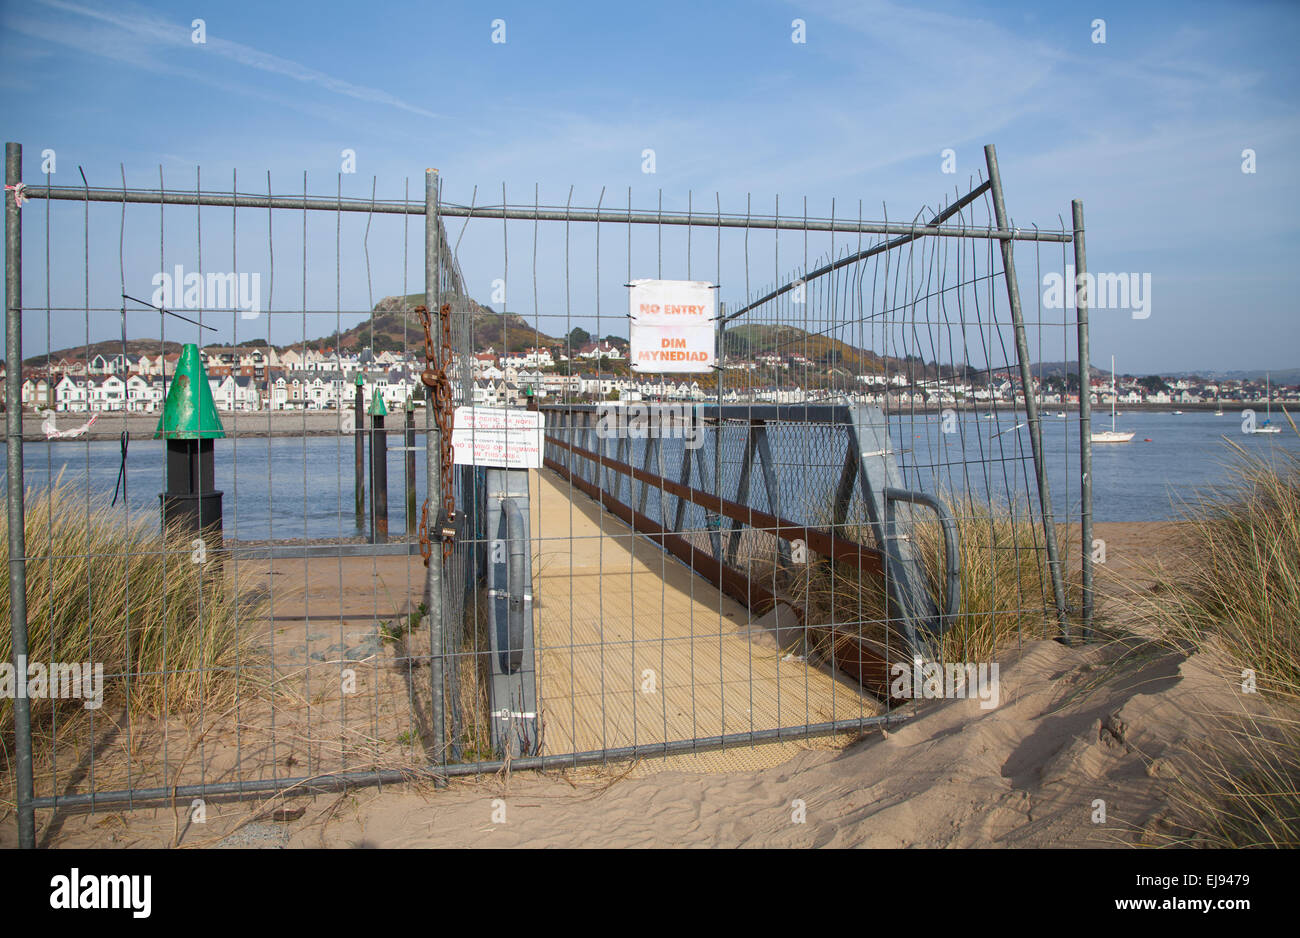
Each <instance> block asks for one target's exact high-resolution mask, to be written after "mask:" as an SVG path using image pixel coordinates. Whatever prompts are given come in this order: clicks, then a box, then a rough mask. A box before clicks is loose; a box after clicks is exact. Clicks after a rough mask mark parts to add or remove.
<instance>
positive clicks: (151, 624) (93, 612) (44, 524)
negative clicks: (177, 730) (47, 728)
mask: <svg viewBox="0 0 1300 938" xmlns="http://www.w3.org/2000/svg"><path fill="white" fill-rule="evenodd" d="M25 532H26V541H27V544H26V547H27V549H26V553H27V594H26V595H27V647H28V655H27V657H28V660H29V661H40V662H47V663H48V662H66V663H71V662H92V663H102V664H103V670H104V703H103V709H102V710H101V711H100V712H114V711H115V710H120V709H121V708H122V707H127V708H129V710H130V711H131V712H132V713H133V714H146V715H155V716H156V715H161V714H163V713H164V712H166V713H177V712H185V711H187V710H191V709H196V708H197V707H198V706H199V703H200V701H202V703H203V705H204V707H205V708H208V709H212V708H222V707H223V706H228V705H230V704H232V703H233V701H234V699H235V693H236V687H237V682H240V681H247V680H249V678H248V677H247V676H246V675H247V674H249V673H254V672H258V671H259V669H257V668H247V665H249V664H253V663H256V662H258V661H260V660H261V658H260V652H259V650H258V647H259V645H260V642H258V641H257V640H255V637H254V635H253V626H254V625H255V624H256V623H257V621H258V619H259V617H260V615H261V612H262V609H261V604H260V602H259V601H258V600H256V599H254V598H252V594H251V592H250V591H247V590H242V591H241V590H240V589H239V588H238V585H237V584H236V583H234V581H233V577H231V576H230V575H229V574H228V573H227V572H225V571H223V569H222V565H221V564H220V563H217V562H214V560H212V559H209V560H208V561H207V562H206V563H203V564H197V563H194V562H193V561H192V559H191V547H190V543H189V541H190V539H189V538H180V537H169V538H168V539H167V540H164V539H163V537H162V536H161V532H160V531H159V525H158V521H157V517H156V516H154V517H143V516H139V515H137V516H136V517H135V518H134V519H133V520H128V519H127V518H126V512H125V511H124V510H123V509H122V508H121V507H120V506H118V507H116V508H113V507H110V506H109V505H108V503H107V502H106V501H105V500H102V499H95V498H91V499H90V500H89V501H88V500H87V498H86V496H85V494H84V493H81V492H78V491H76V490H75V489H74V488H73V487H71V486H69V485H67V484H66V483H64V482H63V481H62V480H61V479H60V480H56V481H55V483H54V484H53V485H52V486H50V487H48V488H45V489H42V490H39V491H34V490H29V491H28V493H27V499H26V524H25ZM8 560H9V546H8V539H7V538H4V539H0V563H3V564H4V565H5V566H6V568H7V564H8ZM11 619H12V616H11V611H10V601H9V590H8V589H4V590H0V621H3V622H4V628H3V630H0V660H4V661H9V660H11V658H12V655H11V652H12V639H11V635H10V628H9V626H10V622H11ZM31 705H32V722H33V729H34V731H35V730H37V729H39V728H40V727H43V726H44V725H45V724H46V723H47V722H48V721H49V720H50V719H51V717H52V714H53V707H52V703H51V701H49V700H44V699H35V700H32V701H31ZM59 706H60V707H61V708H73V707H75V708H77V709H80V708H81V707H82V706H83V702H82V701H76V700H65V701H60V702H59ZM13 730H14V724H13V701H12V700H10V699H0V735H3V736H4V737H6V738H9V737H10V736H11V734H12V732H13Z"/></svg>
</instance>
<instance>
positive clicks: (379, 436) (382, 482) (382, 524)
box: [370, 391, 388, 544]
mask: <svg viewBox="0 0 1300 938" xmlns="http://www.w3.org/2000/svg"><path fill="white" fill-rule="evenodd" d="M375 393H376V395H377V394H378V393H379V392H378V391H376V392H375ZM370 419H371V424H370V519H371V520H370V542H371V543H372V544H387V543H388V443H387V440H388V437H387V431H386V430H384V417H383V414H373V415H372V416H371V418H370Z"/></svg>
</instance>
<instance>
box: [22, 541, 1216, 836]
mask: <svg viewBox="0 0 1300 938" xmlns="http://www.w3.org/2000/svg"><path fill="white" fill-rule="evenodd" d="M1176 535H1177V526H1176V525H1169V524H1110V525H1098V528H1097V536H1098V537H1101V538H1104V539H1105V540H1106V541H1107V544H1108V552H1109V556H1108V565H1107V569H1104V570H1103V571H1101V572H1099V576H1098V585H1099V589H1100V591H1101V592H1102V594H1103V597H1105V596H1106V595H1107V593H1108V591H1111V593H1112V595H1113V591H1114V589H1115V585H1114V584H1115V583H1116V582H1118V581H1119V580H1120V578H1121V577H1122V578H1124V582H1127V583H1130V584H1131V583H1133V582H1135V581H1134V579H1133V573H1134V572H1135V571H1136V570H1137V569H1138V568H1139V565H1140V564H1141V563H1142V562H1145V561H1147V560H1150V559H1152V558H1153V557H1159V558H1160V559H1162V560H1165V561H1168V562H1176V560H1177V546H1176V544H1177V537H1176ZM268 572H269V571H268ZM422 572H423V568H422V567H421V566H420V563H419V559H418V558H411V560H410V561H409V562H408V561H407V560H406V559H405V558H397V557H385V558H377V559H375V558H361V559H356V558H353V559H344V560H339V559H326V560H311V561H277V563H276V566H275V568H274V572H273V573H271V574H270V575H269V576H267V577H266V578H265V583H266V586H267V587H268V588H270V589H272V590H273V591H274V592H275V593H276V595H278V596H279V597H280V599H279V601H278V602H277V605H276V607H275V608H276V611H277V617H276V620H275V621H274V622H269V623H266V624H265V627H266V628H267V630H268V631H267V633H266V634H267V637H268V639H270V638H271V637H272V635H273V636H274V639H273V641H274V643H275V647H276V648H277V649H278V651H277V655H278V660H279V661H280V662H281V663H282V667H284V668H288V669H290V671H291V672H292V673H293V674H294V675H295V677H294V680H295V682H301V683H300V684H295V693H297V692H298V691H299V690H300V691H301V693H300V694H298V699H299V704H300V705H299V706H294V705H293V704H292V703H284V702H281V703H280V704H279V709H278V710H277V713H276V719H277V720H278V721H279V725H278V730H277V733H278V737H277V738H276V739H275V740H272V739H271V738H270V737H269V736H266V735H265V734H264V733H263V734H261V735H259V730H258V727H259V726H263V728H264V723H265V713H263V710H262V707H261V706H260V705H259V704H257V703H256V702H250V703H248V704H246V705H245V708H244V710H243V712H242V713H241V714H240V718H239V720H238V721H235V720H233V719H231V718H230V716H228V715H227V716H225V717H224V718H221V719H217V718H215V717H214V719H213V720H212V722H211V723H210V724H205V723H202V721H201V722H200V723H199V724H196V725H195V726H193V727H191V728H190V729H189V730H188V732H187V731H186V730H184V729H180V730H178V728H177V727H176V726H175V725H174V724H173V725H172V726H170V728H169V729H168V730H167V732H168V734H169V736H170V745H171V755H170V757H169V761H167V762H166V763H165V765H157V766H155V767H154V772H153V773H150V772H148V771H146V772H144V773H143V774H141V768H142V767H145V766H148V765H149V759H148V758H142V754H143V755H145V756H147V754H148V752H149V750H150V749H153V750H155V755H156V756H157V755H158V745H159V742H160V741H159V739H158V733H159V732H160V731H161V727H160V725H158V724H151V723H149V722H148V721H145V722H141V723H137V725H135V726H134V727H133V728H132V731H131V734H130V735H131V740H132V741H131V743H130V746H131V748H132V750H133V751H134V754H135V759H136V761H135V770H136V772H137V775H136V784H137V785H145V784H152V783H158V784H164V785H165V784H167V783H168V782H169V781H170V783H172V784H175V783H177V782H182V783H183V782H192V781H193V780H194V778H195V777H196V773H199V772H200V769H201V774H202V776H203V777H206V778H207V779H209V780H218V779H221V778H223V777H225V776H227V775H229V774H230V773H231V772H232V771H233V770H234V769H235V767H236V758H235V754H236V751H237V750H236V746H238V747H239V750H238V751H239V752H240V753H242V758H243V759H244V760H245V762H246V763H247V762H251V761H252V760H255V759H257V758H259V757H260V758H266V757H267V750H266V748H265V747H267V746H277V745H278V747H279V748H278V750H277V752H276V755H275V759H276V762H277V763H278V765H279V767H280V771H281V772H282V773H287V774H296V773H300V772H304V771H309V770H310V769H311V768H312V767H313V766H314V767H317V768H318V770H321V771H324V770H329V769H331V768H336V767H337V765H336V762H335V760H337V759H339V758H343V760H344V761H345V762H346V764H347V766H348V767H351V768H365V767H388V768H395V769H402V768H405V769H407V770H414V769H416V768H417V767H418V766H419V765H420V764H421V760H420V757H419V747H418V746H414V747H413V746H411V745H408V744H407V743H409V742H410V740H409V739H404V737H403V736H402V733H401V730H402V727H403V726H404V725H406V724H405V723H404V719H405V713H404V711H405V704H406V698H407V696H408V695H409V694H415V695H417V696H418V695H420V694H421V693H423V691H422V689H421V688H422V683H421V680H420V679H419V678H418V669H417V670H415V671H413V670H412V668H411V667H410V663H409V657H407V656H410V655H412V654H416V653H417V652H418V648H416V647H415V646H413V645H412V644H410V643H411V642H418V638H414V637H412V636H408V637H407V639H406V640H405V642H404V643H400V644H397V645H394V644H391V643H386V642H382V641H378V640H376V638H375V637H374V633H373V623H375V622H376V621H380V620H383V619H395V618H397V617H399V616H400V615H402V614H403V613H405V612H408V611H409V610H411V609H412V608H413V607H414V604H415V603H417V602H418V600H419V596H420V592H421V585H422ZM272 581H273V582H272ZM342 583H345V584H347V585H348V587H349V588H348V589H345V590H343V591H342V592H340V584H342ZM340 596H341V597H342V599H340ZM379 596H383V597H384V599H383V600H382V601H380V600H378V599H376V597H379ZM307 602H310V604H311V605H310V608H311V610H312V612H313V614H314V615H315V616H319V617H320V620H321V622H320V624H313V623H310V622H306V621H302V620H303V617H302V616H295V615H294V614H293V612H292V610H293V608H294V604H295V603H307ZM1107 602H1108V601H1103V603H1102V607H1103V612H1104V611H1105V609H1106V606H1107ZM381 607H382V608H381ZM281 610H283V613H282V614H280V613H281ZM331 617H332V621H331ZM327 646H329V648H328V651H327V653H325V654H320V653H316V652H315V651H314V649H315V648H318V647H319V648H321V649H326V648H327ZM358 648H359V649H361V650H362V653H358V652H356V649H358ZM340 660H343V661H347V662H353V661H355V662H356V665H357V670H358V675H359V685H360V693H359V695H358V699H357V700H356V702H354V703H352V704H351V706H352V707H353V714H352V716H351V717H349V716H348V714H347V713H346V712H341V711H340V710H339V707H338V706H337V704H335V703H331V701H330V699H329V695H328V694H323V693H321V689H322V688H324V687H325V681H324V679H323V678H321V679H318V680H316V681H315V682H313V680H312V678H311V674H312V670H313V669H316V670H318V671H321V672H324V671H325V670H330V669H332V670H331V673H333V671H336V670H337V666H338V663H339V661H340ZM1000 660H1001V664H1002V675H1001V682H1002V688H1001V702H1000V705H999V706H998V707H996V708H992V709H984V708H981V707H980V705H979V701H977V700H969V699H968V700H950V701H933V702H921V703H920V704H918V705H916V706H915V707H909V708H907V709H906V710H905V711H903V713H904V714H905V715H906V716H907V717H908V720H907V721H906V722H905V723H903V724H902V725H896V726H894V727H893V728H891V729H887V730H884V731H881V730H876V729H873V730H870V731H867V732H864V733H862V734H861V735H841V736H838V737H826V738H814V739H809V740H798V741H792V742H784V743H780V744H767V745H758V746H744V745H742V746H739V747H733V748H731V749H729V750H726V751H710V752H702V753H699V754H686V755H680V756H673V757H669V758H651V759H643V760H640V761H637V762H622V763H610V764H608V765H605V766H599V767H593V768H568V769H562V770H552V771H546V772H541V773H538V772H514V773H499V774H496V775H492V776H480V777H465V778H455V779H452V780H451V781H450V784H449V786H448V787H447V788H445V789H443V790H437V789H435V788H434V787H433V785H432V784H431V782H430V781H429V780H428V779H422V780H414V781H411V782H408V783H405V784H396V785H389V786H385V787H383V788H382V789H380V788H357V789H353V790H350V791H347V792H342V793H331V794H319V795H315V796H295V795H294V794H293V793H292V792H290V793H287V794H286V795H283V796H276V797H271V798H268V799H266V800H261V801H259V800H251V801H250V800H245V801H242V802H226V803H223V802H220V801H215V800H214V801H212V802H211V803H209V804H208V805H207V809H206V811H207V813H206V819H205V821H204V822H203V823H202V824H196V823H193V822H192V820H191V819H189V818H188V817H187V816H186V815H187V813H188V807H189V805H188V803H179V804H177V805H175V806H163V807H152V808H139V809H136V810H132V811H115V810H111V809H106V810H101V811H99V812H98V813H96V814H78V813H73V812H60V813H59V814H57V815H55V817H54V819H53V821H52V823H50V824H48V825H47V826H45V827H44V829H43V833H42V835H41V836H42V843H43V844H44V845H46V846H57V847H64V846H99V847H103V846H113V847H128V846H154V847H166V846H181V847H197V846H244V847H320V846H350V847H385V846H405V847H414V846H444V847H447V846H454V847H507V846H527V847H545V846H579V847H635V846H642V847H649V846H755V847H757V846H879V847H913V846H918V847H954V846H1036V847H1044V846H1078V847H1086V846H1091V847H1096V846H1122V845H1126V844H1132V843H1135V842H1136V841H1138V840H1139V839H1141V838H1143V837H1147V836H1150V835H1151V834H1152V832H1159V830H1160V829H1161V825H1162V824H1163V823H1165V822H1164V820H1163V819H1164V818H1165V817H1166V814H1167V811H1168V799H1169V792H1170V790H1171V785H1173V784H1174V782H1175V780H1176V778H1177V773H1178V771H1179V765H1180V762H1179V760H1180V758H1182V757H1183V756H1185V755H1186V754H1187V753H1188V752H1191V751H1195V750H1197V748H1198V747H1200V746H1203V745H1204V742H1205V740H1207V739H1210V738H1212V737H1213V735H1214V732H1215V728H1214V721H1213V720H1212V719H1211V718H1208V717H1206V716H1204V715H1205V714H1208V713H1213V712H1222V711H1224V710H1230V709H1232V708H1233V707H1234V706H1235V705H1236V704H1235V702H1234V693H1233V691H1232V683H1231V682H1232V680H1233V675H1232V674H1231V673H1229V672H1227V671H1225V670H1223V669H1221V668H1219V667H1217V666H1216V665H1215V664H1214V663H1213V662H1212V661H1211V660H1210V659H1209V658H1207V657H1206V656H1204V655H1198V656H1193V657H1186V656H1184V655H1182V654H1179V653H1177V652H1173V651H1170V650H1167V649H1165V650H1154V649H1148V651H1147V652H1146V653H1143V654H1136V655H1135V654H1132V653H1131V652H1128V651H1125V649H1124V648H1123V647H1121V646H1119V645H1116V644H1107V643H1100V644H1095V645H1090V646H1086V647H1078V648H1071V647H1067V646H1064V645H1061V644H1059V643H1058V642H1055V641H1052V640H1050V639H1045V638H1044V639H1034V638H1032V637H1029V636H1026V641H1025V642H1024V644H1023V645H1022V646H1021V647H1020V648H1018V649H1016V648H1011V649H1007V650H1006V652H1005V654H1004V655H1003V656H1001V659H1000ZM413 674H416V675H417V676H416V677H415V679H412V675H413ZM418 708H419V704H418V703H417V709H418ZM358 709H360V710H361V711H362V712H363V713H364V718H363V720H362V721H361V722H362V723H364V725H365V726H366V728H367V732H366V733H365V734H364V735H365V738H360V737H358V738H355V739H353V738H350V737H349V733H350V732H351V731H350V730H349V727H354V726H356V725H357V710H358ZM101 725H102V724H101ZM121 729H122V728H121V727H120V726H118V727H117V728H116V729H115V730H114V729H112V728H105V729H101V732H102V733H103V735H102V736H101V737H100V739H101V742H100V744H99V746H100V749H101V754H100V756H99V757H98V759H99V763H98V767H97V769H96V771H97V773H98V775H99V778H100V779H101V780H100V781H99V784H100V785H103V784H105V783H107V782H108V781H109V780H110V779H111V778H112V777H113V775H114V774H115V772H116V771H118V770H120V768H121V766H120V764H118V763H120V761H121V760H120V759H115V755H114V754H115V753H116V754H117V755H118V756H121V755H122V754H123V753H124V751H125V748H126V746H127V743H126V740H125V737H124V734H123V733H122V732H121ZM295 737H297V738H300V739H304V740H307V741H308V742H307V745H306V746H303V745H295V744H294V742H293V740H294V739H295ZM331 738H333V739H334V740H335V743H334V751H332V752H331V751H329V750H330V744H329V743H328V742H327V741H328V740H330V739H331ZM286 741H287V743H286ZM312 741H314V742H312ZM312 745H315V746H317V747H318V750H317V751H315V752H313V751H311V746H312ZM322 749H323V750H325V751H321V750H322ZM181 754H184V757H183V759H182V758H181ZM159 761H162V760H159ZM151 776H152V777H151ZM65 781H66V779H65ZM1097 799H1102V800H1103V801H1105V803H1106V805H1107V820H1106V822H1105V823H1102V824H1098V823H1095V822H1094V820H1093V818H1094V807H1093V805H1094V803H1095V802H1096V800H1097ZM15 836H16V834H15V824H14V817H13V815H12V813H9V814H8V815H7V816H5V817H4V818H2V819H0V847H3V846H12V845H13V844H14V843H15Z"/></svg>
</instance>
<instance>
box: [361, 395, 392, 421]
mask: <svg viewBox="0 0 1300 938" xmlns="http://www.w3.org/2000/svg"><path fill="white" fill-rule="evenodd" d="M366 413H368V414H369V415H370V416H372V417H387V416H388V408H387V407H385V406H384V396H383V395H382V394H380V393H379V388H375V393H374V396H373V397H371V398H370V409H369V410H368V411H366Z"/></svg>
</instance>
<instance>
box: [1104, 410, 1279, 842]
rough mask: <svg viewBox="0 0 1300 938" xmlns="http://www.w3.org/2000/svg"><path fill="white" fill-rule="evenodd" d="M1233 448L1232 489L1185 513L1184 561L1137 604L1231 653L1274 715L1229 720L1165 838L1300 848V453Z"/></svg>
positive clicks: (1147, 615) (1177, 634) (1159, 623)
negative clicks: (1261, 452)
mask: <svg viewBox="0 0 1300 938" xmlns="http://www.w3.org/2000/svg"><path fill="white" fill-rule="evenodd" d="M1287 419H1288V420H1290V419H1291V418H1290V416H1289V415H1287ZM1291 428H1292V430H1293V431H1296V432H1297V433H1300V430H1297V428H1296V425H1295V422H1294V421H1291ZM1229 446H1230V448H1231V450H1232V455H1233V462H1232V466H1231V469H1232V471H1231V477H1230V481H1229V483H1228V485H1227V486H1226V487H1223V488H1221V489H1220V490H1219V491H1218V492H1217V493H1214V494H1211V495H1205V496H1199V497H1197V498H1196V499H1195V500H1193V501H1190V502H1189V503H1188V504H1187V505H1186V506H1185V507H1184V509H1183V520H1184V521H1185V522H1186V523H1185V524H1184V525H1183V529H1184V536H1185V542H1184V545H1183V546H1184V548H1185V549H1184V551H1183V552H1182V555H1181V556H1180V557H1179V561H1178V564H1177V566H1176V567H1175V568H1173V569H1172V570H1168V571H1166V570H1158V571H1154V572H1156V573H1157V575H1158V580H1157V583H1158V588H1157V589H1156V590H1154V591H1152V592H1151V593H1149V594H1147V595H1140V596H1137V597H1136V598H1134V599H1132V600H1130V603H1129V604H1130V607H1131V610H1132V613H1133V615H1134V616H1135V617H1138V618H1140V619H1141V620H1142V621H1143V622H1144V623H1145V624H1146V625H1147V627H1148V628H1150V629H1152V630H1154V631H1155V632H1156V634H1158V635H1159V636H1160V637H1162V638H1164V639H1166V640H1169V641H1171V642H1173V643H1176V644H1178V645H1181V646H1182V647H1185V648H1193V649H1196V650H1206V651H1209V652H1211V653H1212V654H1214V655H1216V656H1222V657H1225V658H1226V659H1227V664H1228V670H1229V672H1230V675H1229V676H1230V678H1231V680H1232V681H1233V682H1234V683H1236V682H1237V681H1238V680H1239V679H1240V680H1241V682H1242V684H1243V687H1245V686H1253V688H1254V689H1255V690H1256V692H1258V693H1260V694H1261V695H1263V699H1262V700H1261V703H1262V704H1263V712H1262V713H1257V712H1250V713H1247V712H1245V711H1243V712H1242V713H1239V714H1225V715H1223V717H1222V724H1223V725H1222V730H1221V732H1219V733H1217V734H1216V735H1215V739H1214V741H1213V744H1212V745H1211V746H1210V747H1209V748H1208V749H1207V750H1206V751H1205V752H1202V753H1197V754H1195V755H1194V756H1193V759H1192V764H1191V766H1190V771H1189V772H1188V773H1187V774H1186V775H1185V776H1184V777H1183V778H1182V779H1181V780H1180V782H1179V784H1178V785H1177V786H1176V788H1175V790H1174V793H1173V801H1174V804H1173V807H1174V820H1175V825H1174V830H1173V832H1172V833H1169V834H1167V835H1162V836H1161V837H1158V838H1157V841H1159V842H1165V843H1175V844H1188V845H1196V846H1210V847H1300V455H1297V454H1295V453H1278V452H1274V454H1273V457H1272V460H1271V461H1270V460H1269V459H1265V458H1264V457H1262V456H1260V455H1259V454H1257V453H1254V452H1251V451H1248V450H1246V449H1245V448H1243V447H1242V446H1240V445H1239V444H1237V443H1232V442H1230V443H1229ZM1251 709H1252V710H1256V709H1260V708H1251Z"/></svg>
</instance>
